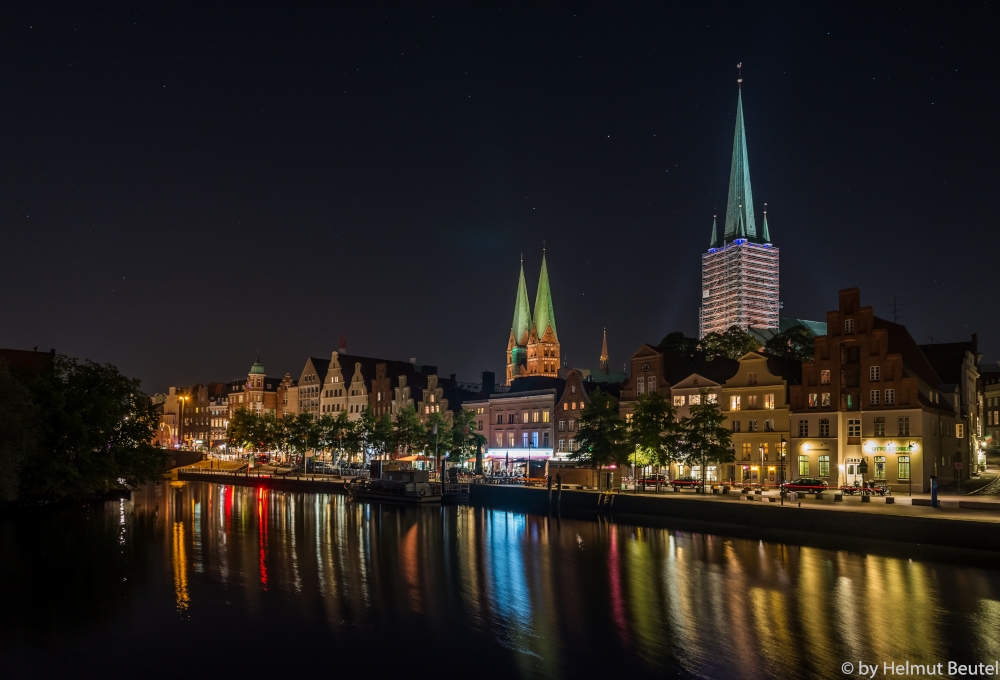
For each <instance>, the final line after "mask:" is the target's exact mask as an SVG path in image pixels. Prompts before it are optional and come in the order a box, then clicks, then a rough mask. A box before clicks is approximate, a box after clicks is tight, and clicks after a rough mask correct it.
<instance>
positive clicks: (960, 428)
mask: <svg viewBox="0 0 1000 680" xmlns="http://www.w3.org/2000/svg"><path fill="white" fill-rule="evenodd" d="M955 436H956V437H958V438H959V439H962V438H963V437H965V424H964V423H955Z"/></svg>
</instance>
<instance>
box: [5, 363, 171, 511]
mask: <svg viewBox="0 0 1000 680" xmlns="http://www.w3.org/2000/svg"><path fill="white" fill-rule="evenodd" d="M157 424H158V418H157V416H156V414H155V412H154V410H153V405H152V403H151V402H150V401H149V399H148V398H147V397H146V395H144V394H143V393H142V392H141V390H140V389H139V381H138V380H134V379H132V378H128V377H126V376H124V375H122V374H121V373H119V371H118V369H116V368H115V367H114V366H111V365H110V364H107V365H100V364H96V363H94V362H91V361H83V362H80V361H77V360H76V359H71V358H69V357H63V356H60V357H57V358H56V359H55V361H54V363H53V366H52V368H51V370H44V371H37V372H30V371H22V372H18V373H14V372H11V371H9V370H7V369H6V368H4V367H0V502H11V501H19V500H42V499H58V498H66V497H80V496H93V495H95V494H100V493H105V492H107V491H110V490H112V489H116V488H122V487H126V486H127V487H132V486H136V485H138V484H142V483H144V482H147V481H150V480H151V479H153V478H155V476H156V475H157V474H158V473H159V472H161V471H162V470H163V468H164V466H165V464H166V452H165V451H163V450H161V449H156V448H153V447H152V446H151V445H150V442H151V441H152V438H153V434H154V433H155V431H156V427H157Z"/></svg>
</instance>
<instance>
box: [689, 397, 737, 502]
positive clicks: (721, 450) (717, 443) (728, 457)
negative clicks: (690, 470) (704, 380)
mask: <svg viewBox="0 0 1000 680" xmlns="http://www.w3.org/2000/svg"><path fill="white" fill-rule="evenodd" d="M725 420H726V417H725V415H723V413H722V409H721V408H720V407H719V404H718V403H717V402H712V403H709V401H708V391H707V390H701V403H700V404H692V405H691V415H690V416H689V417H687V418H683V419H681V430H680V441H679V444H680V453H681V456H682V458H683V460H684V462H685V463H686V464H688V465H701V483H702V489H703V490H704V486H705V477H706V476H707V475H706V473H707V470H708V464H709V463H716V464H719V463H729V462H732V461H734V460H736V455H735V452H734V451H733V446H732V433H731V432H730V431H729V430H727V429H726V428H724V427H723V426H722V423H723V422H725Z"/></svg>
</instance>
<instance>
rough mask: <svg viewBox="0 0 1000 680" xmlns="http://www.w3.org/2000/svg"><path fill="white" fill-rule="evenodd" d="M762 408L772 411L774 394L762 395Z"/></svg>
mask: <svg viewBox="0 0 1000 680" xmlns="http://www.w3.org/2000/svg"><path fill="white" fill-rule="evenodd" d="M764 408H766V409H768V410H770V411H773V410H774V394H773V393H772V394H765V395H764Z"/></svg>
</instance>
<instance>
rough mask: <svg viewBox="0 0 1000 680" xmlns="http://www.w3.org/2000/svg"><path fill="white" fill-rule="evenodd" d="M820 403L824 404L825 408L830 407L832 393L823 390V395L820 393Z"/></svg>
mask: <svg viewBox="0 0 1000 680" xmlns="http://www.w3.org/2000/svg"><path fill="white" fill-rule="evenodd" d="M819 405H820V406H822V407H824V408H829V407H830V393H829V392H823V393H822V394H821V395H819Z"/></svg>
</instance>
